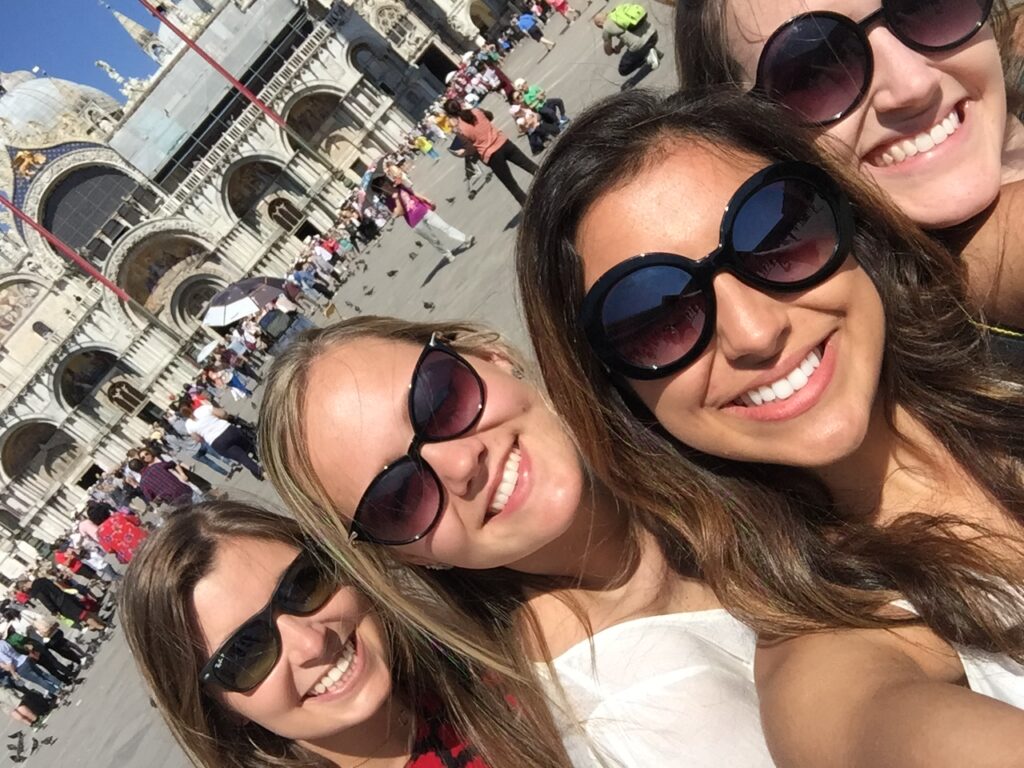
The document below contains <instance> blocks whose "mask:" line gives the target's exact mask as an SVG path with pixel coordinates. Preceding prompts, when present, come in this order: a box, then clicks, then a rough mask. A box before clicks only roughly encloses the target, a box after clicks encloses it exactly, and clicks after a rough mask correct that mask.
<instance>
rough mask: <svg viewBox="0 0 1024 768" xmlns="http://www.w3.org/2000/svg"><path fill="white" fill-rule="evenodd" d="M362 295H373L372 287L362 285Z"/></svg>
mask: <svg viewBox="0 0 1024 768" xmlns="http://www.w3.org/2000/svg"><path fill="white" fill-rule="evenodd" d="M363 296H373V287H372V286H369V285H364V286H363Z"/></svg>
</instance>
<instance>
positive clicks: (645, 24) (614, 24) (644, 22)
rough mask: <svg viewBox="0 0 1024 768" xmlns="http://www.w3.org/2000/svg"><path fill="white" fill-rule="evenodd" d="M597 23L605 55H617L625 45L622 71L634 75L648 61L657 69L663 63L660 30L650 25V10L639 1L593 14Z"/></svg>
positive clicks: (595, 23) (621, 61) (648, 63)
mask: <svg viewBox="0 0 1024 768" xmlns="http://www.w3.org/2000/svg"><path fill="white" fill-rule="evenodd" d="M594 25H595V26H596V27H597V28H598V29H600V30H601V37H602V40H603V43H604V52H605V55H606V56H614V55H616V54H617V53H619V51H621V50H622V49H623V48H625V49H626V52H625V53H623V54H622V58H621V59H620V60H619V74H620V75H622V76H623V77H625V76H627V75H631V74H632V73H634V72H636V71H637V70H638V69H640V68H641V67H642V66H644V65H645V64H646V65H647V66H648V67H649V68H650V69H652V70H653V69H657V68H658V65H659V64H660V63H661V56H662V54H661V51H659V50H658V30H656V29H655V28H654V25H653V24H651V21H650V18H649V16H648V13H647V9H646V8H644V7H643V6H642V5H639V4H637V3H622V4H621V5H616V6H615V7H614V8H612V9H611V10H610V11H607V12H605V11H601V12H600V13H598V14H597V15H596V16H594Z"/></svg>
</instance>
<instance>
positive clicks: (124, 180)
mask: <svg viewBox="0 0 1024 768" xmlns="http://www.w3.org/2000/svg"><path fill="white" fill-rule="evenodd" d="M138 188H139V183H138V182H137V181H136V180H135V179H133V178H132V177H131V176H129V175H128V174H127V173H125V172H124V171H121V170H118V169H117V168H111V167H109V166H106V165H95V166H88V167H85V168H78V169H76V170H74V171H72V172H71V173H69V174H68V175H67V176H64V177H63V178H61V179H60V180H59V181H58V182H57V183H56V184H54V185H53V187H52V188H51V189H50V190H49V191H48V192H47V194H46V197H45V199H44V202H43V206H42V208H43V210H42V223H43V226H45V227H46V228H47V229H49V230H50V231H51V232H53V233H54V234H55V235H57V237H59V238H60V239H61V240H63V241H64V242H65V243H67V244H68V245H70V246H71V247H72V248H73V249H74V250H76V251H81V250H83V249H85V246H86V245H88V243H89V242H90V241H91V240H92V239H93V238H94V237H95V236H96V234H97V233H98V232H99V231H100V230H101V229H103V228H104V227H107V226H108V223H109V222H110V219H111V217H113V216H114V214H115V213H117V212H118V209H120V208H121V207H122V205H123V204H124V202H125V201H126V200H128V199H129V198H131V197H132V195H133V194H134V193H135V191H136V190H137V189H138ZM129 223H132V222H129ZM109 226H111V227H115V228H116V230H117V231H116V232H114V231H111V232H109V234H110V236H111V237H110V239H111V240H114V239H116V237H117V236H118V235H119V234H120V233H121V232H122V231H124V230H125V229H126V226H125V225H124V224H110V225H109ZM87 255H89V254H87Z"/></svg>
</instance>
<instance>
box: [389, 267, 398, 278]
mask: <svg viewBox="0 0 1024 768" xmlns="http://www.w3.org/2000/svg"><path fill="white" fill-rule="evenodd" d="M397 274H398V270H397V269H390V270H388V277H394V276H395V275H397Z"/></svg>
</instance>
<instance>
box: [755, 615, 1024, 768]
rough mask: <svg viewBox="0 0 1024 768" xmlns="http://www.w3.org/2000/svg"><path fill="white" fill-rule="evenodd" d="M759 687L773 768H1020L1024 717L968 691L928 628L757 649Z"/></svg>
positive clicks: (824, 636) (949, 652) (955, 663)
mask: <svg viewBox="0 0 1024 768" xmlns="http://www.w3.org/2000/svg"><path fill="white" fill-rule="evenodd" d="M755 677H756V682H757V689H758V694H759V697H760V702H761V716H762V721H763V725H764V729H765V737H766V739H767V742H768V745H769V748H770V749H771V751H772V756H773V757H774V759H775V761H776V763H777V765H778V766H779V768H862V767H863V768H876V767H877V766H888V765H892V766H900V767H901V768H916V767H917V766H921V768H924V767H925V766H928V768H940V767H944V766H949V767H950V768H954V766H955V767H956V768H959V766H963V765H971V766H974V767H975V768H978V767H980V766H993V768H994V766H1024V711H1021V710H1018V709H1016V708H1014V707H1011V706H1009V705H1007V704H1004V703H1002V702H999V701H996V700H994V699H989V698H986V697H984V696H981V695H978V694H975V693H973V692H972V691H970V690H969V689H968V688H966V687H965V686H964V682H963V677H964V675H963V668H962V665H961V664H960V661H959V657H958V656H957V654H956V653H955V652H954V650H953V649H952V648H951V647H950V646H949V645H948V644H946V643H945V642H943V641H942V640H940V639H939V638H938V637H936V636H935V635H934V634H933V633H932V632H930V631H929V630H927V629H925V628H921V627H911V628H901V629H898V630H889V631H885V630H847V631H841V632H827V633H817V634H813V635H807V636H803V637H799V638H795V639H792V640H787V641H784V642H779V643H774V644H770V645H766V644H762V646H761V647H759V649H758V653H757V657H756V663H755Z"/></svg>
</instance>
